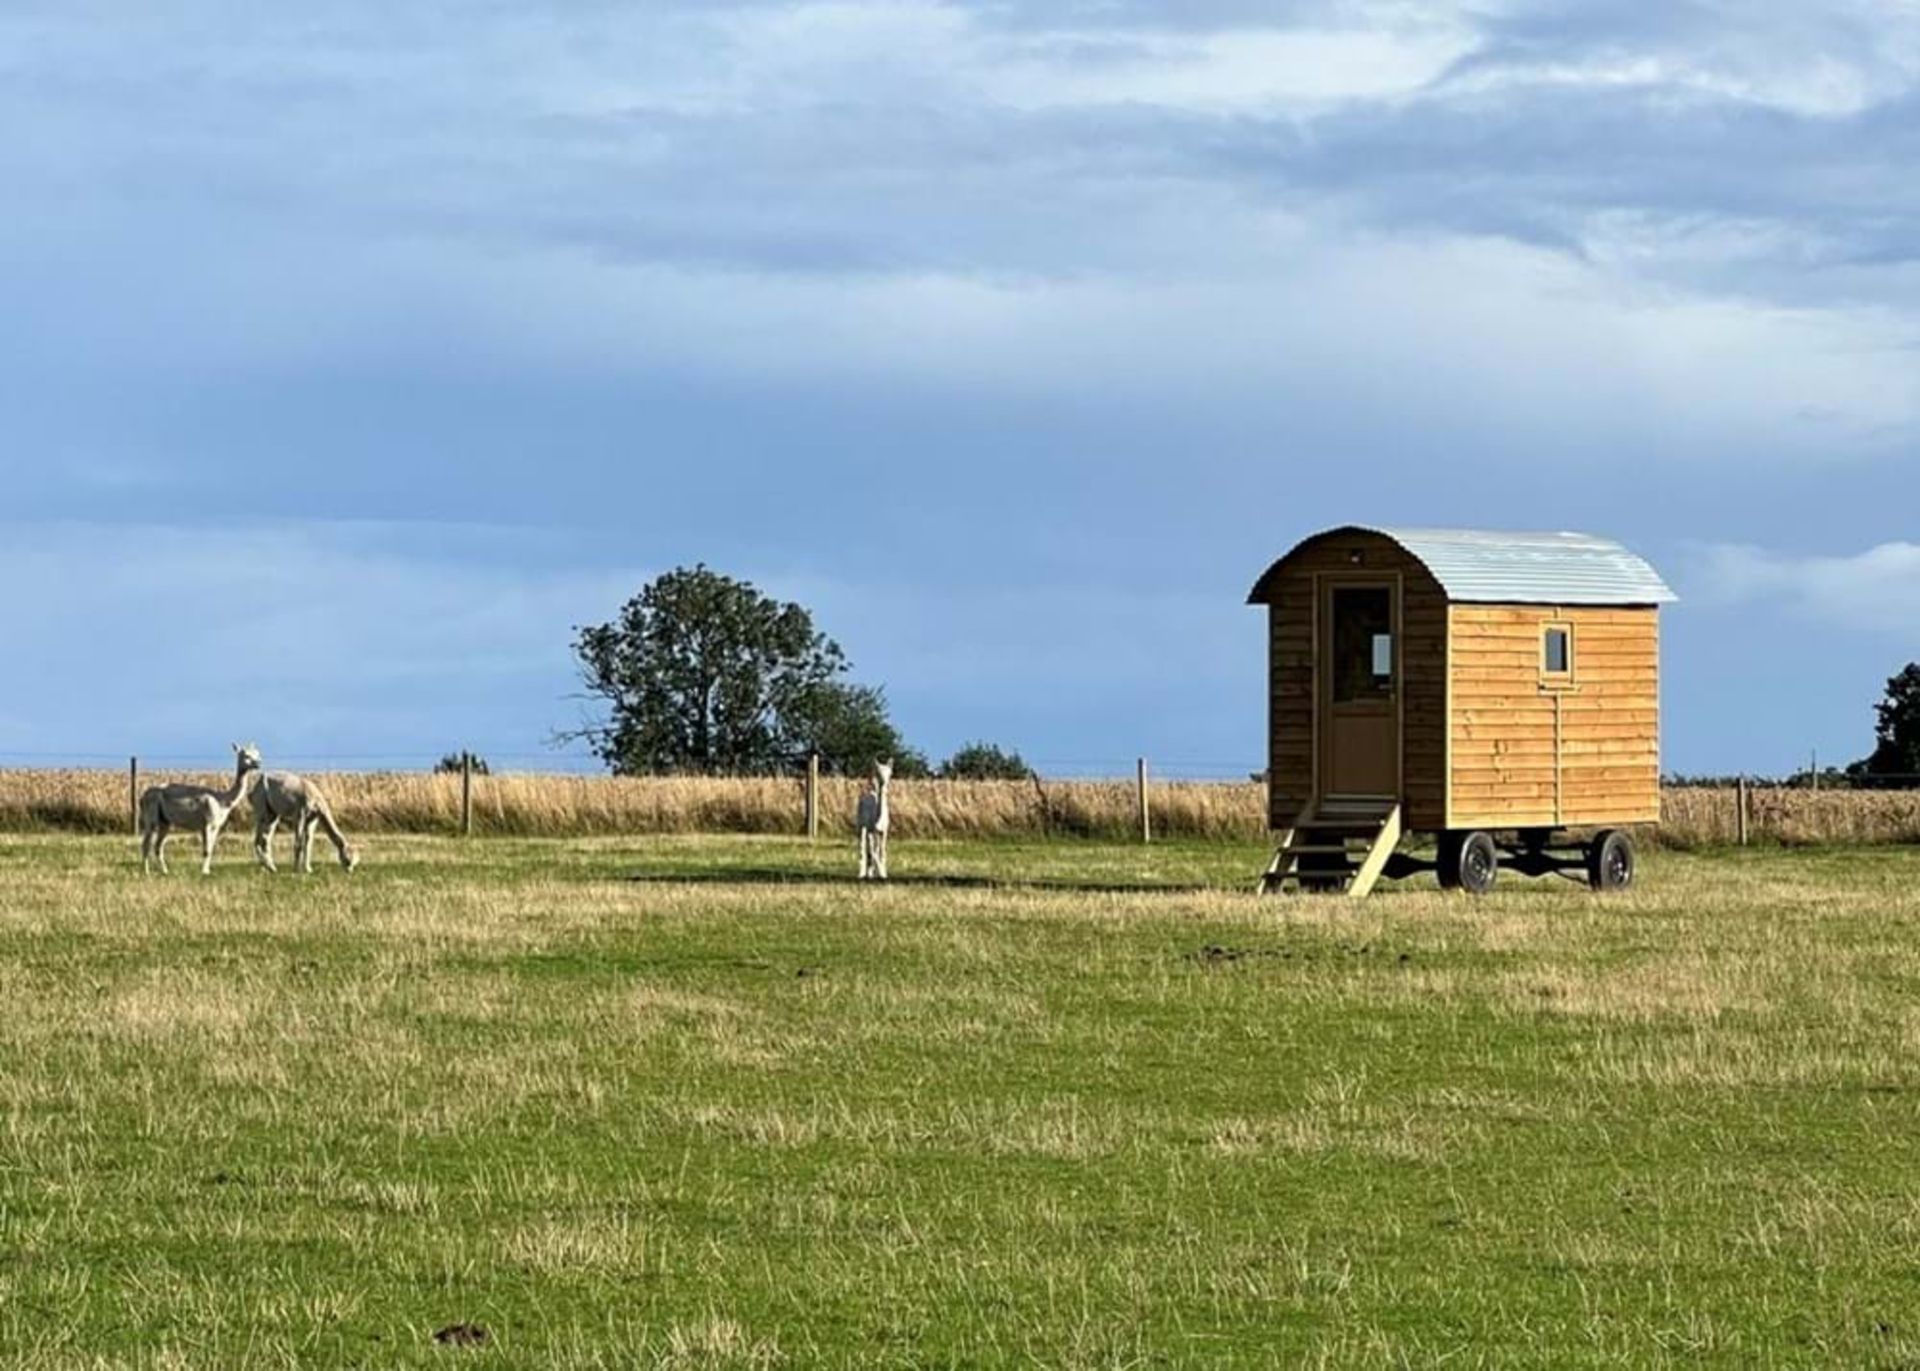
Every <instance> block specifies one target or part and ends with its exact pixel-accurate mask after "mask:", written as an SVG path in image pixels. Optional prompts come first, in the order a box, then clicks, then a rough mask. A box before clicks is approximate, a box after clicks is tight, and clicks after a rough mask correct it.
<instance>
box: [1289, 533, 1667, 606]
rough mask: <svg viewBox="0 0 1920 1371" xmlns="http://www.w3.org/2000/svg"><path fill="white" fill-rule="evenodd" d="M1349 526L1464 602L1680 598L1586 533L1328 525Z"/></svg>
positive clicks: (1656, 576) (1640, 565) (1644, 567)
mask: <svg viewBox="0 0 1920 1371" xmlns="http://www.w3.org/2000/svg"><path fill="white" fill-rule="evenodd" d="M1348 531H1354V532H1360V533H1377V534H1379V535H1380V536H1381V537H1383V538H1391V539H1393V541H1394V542H1396V543H1398V544H1400V546H1401V547H1403V548H1405V549H1406V550H1407V551H1408V552H1409V553H1411V554H1412V555H1413V556H1414V557H1416V558H1418V559H1419V560H1420V562H1421V563H1422V564H1423V565H1424V566H1425V567H1426V568H1427V570H1428V571H1430V572H1432V573H1433V578H1434V579H1435V580H1436V581H1438V582H1439V583H1440V588H1441V589H1442V590H1444V591H1445V592H1446V593H1447V598H1448V599H1450V600H1455V601H1464V602H1466V603H1469V604H1548V605H1662V604H1670V603H1672V602H1673V601H1675V600H1677V599H1678V598H1679V597H1678V596H1676V595H1675V594H1674V593H1673V591H1672V590H1670V589H1668V587H1667V583H1666V582H1665V581H1663V580H1661V579H1660V573H1659V572H1657V571H1655V570H1654V569H1653V568H1652V567H1651V566H1649V565H1648V564H1647V562H1646V560H1645V559H1644V558H1641V557H1639V556H1636V555H1635V554H1634V553H1631V552H1629V551H1627V549H1626V548H1624V547H1622V546H1621V545H1620V544H1619V543H1616V542H1614V541H1612V540H1611V539H1608V538H1596V537H1594V536H1593V535H1592V534H1588V533H1495V532H1489V531H1485V530H1480V529H1465V528H1369V527H1366V526H1363V525H1354V526H1352V528H1351V529H1350V530H1349V529H1330V530H1328V532H1330V533H1340V532H1348ZM1315 536H1316V537H1324V536H1326V535H1325V534H1316V535H1315ZM1282 560H1284V559H1282Z"/></svg>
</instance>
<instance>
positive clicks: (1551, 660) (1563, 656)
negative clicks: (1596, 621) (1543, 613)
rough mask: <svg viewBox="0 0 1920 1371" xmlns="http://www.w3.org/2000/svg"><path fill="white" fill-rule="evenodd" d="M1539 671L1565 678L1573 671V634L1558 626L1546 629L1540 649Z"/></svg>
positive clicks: (1553, 625) (1554, 625)
mask: <svg viewBox="0 0 1920 1371" xmlns="http://www.w3.org/2000/svg"><path fill="white" fill-rule="evenodd" d="M1540 669H1541V670H1542V671H1544V672H1545V673H1546V674H1547V675H1549V676H1566V675H1569V674H1571V673H1572V671H1573V634H1572V632H1571V631H1570V630H1568V629H1566V628H1564V627H1561V626H1560V625H1558V624H1550V625H1548V627H1547V633H1546V637H1545V639H1544V640H1543V642H1542V644H1541V649H1540Z"/></svg>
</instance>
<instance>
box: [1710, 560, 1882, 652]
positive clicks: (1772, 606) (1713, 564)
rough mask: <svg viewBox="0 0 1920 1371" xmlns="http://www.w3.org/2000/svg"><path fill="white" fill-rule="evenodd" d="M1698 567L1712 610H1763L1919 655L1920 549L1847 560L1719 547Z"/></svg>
mask: <svg viewBox="0 0 1920 1371" xmlns="http://www.w3.org/2000/svg"><path fill="white" fill-rule="evenodd" d="M1694 562H1695V567H1694V580H1693V583H1694V584H1695V585H1697V587H1698V590H1697V593H1698V594H1700V595H1701V597H1702V599H1703V601H1704V602H1705V603H1707V604H1717V605H1721V606H1730V605H1764V606H1766V607H1767V608H1768V609H1769V610H1770V611H1776V612H1777V611H1780V610H1784V611H1786V612H1788V613H1792V614H1797V615H1801V616H1803V617H1809V618H1814V619H1818V620H1821V621H1823V622H1826V623H1829V624H1841V625H1845V626H1847V627H1850V628H1854V629H1861V630H1866V631H1868V632H1871V633H1874V634H1883V635H1887V636H1891V637H1897V638H1900V639H1902V640H1904V641H1905V642H1907V643H1909V644H1911V645H1913V646H1914V647H1916V648H1920V543H1910V542H1889V543H1881V544H1879V545H1878V546H1875V547H1870V548H1868V549H1867V550H1865V551H1864V552H1859V553H1854V554H1852V555H1850V556H1808V555H1801V554H1793V553H1782V552H1774V551H1768V550H1766V549H1764V548H1757V547H1749V546H1743V545H1728V544H1718V545H1708V546H1705V547H1701V548H1699V549H1696V552H1695V555H1694Z"/></svg>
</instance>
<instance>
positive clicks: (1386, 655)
mask: <svg viewBox="0 0 1920 1371" xmlns="http://www.w3.org/2000/svg"><path fill="white" fill-rule="evenodd" d="M1373 674H1374V676H1375V677H1376V678H1381V679H1390V678H1391V677H1392V676H1393V635H1392V634H1391V633H1376V634H1374V635H1373Z"/></svg>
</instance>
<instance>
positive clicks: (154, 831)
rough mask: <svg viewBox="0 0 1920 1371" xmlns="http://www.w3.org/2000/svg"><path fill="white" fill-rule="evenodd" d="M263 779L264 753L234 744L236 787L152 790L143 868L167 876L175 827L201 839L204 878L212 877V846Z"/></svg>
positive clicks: (146, 805) (146, 808) (147, 793)
mask: <svg viewBox="0 0 1920 1371" xmlns="http://www.w3.org/2000/svg"><path fill="white" fill-rule="evenodd" d="M259 779H260V749H259V748H257V747H255V746H254V745H253V744H252V743H248V744H246V745H245V746H244V747H243V746H241V745H240V744H239V743H235V744H234V745H233V784H232V785H231V786H229V787H228V788H227V789H225V790H215V789H213V788H212V787H211V786H204V785H189V784H187V783H185V782H177V783H175V784H173V785H153V786H148V787H147V788H146V789H145V790H144V791H142V792H141V793H140V869H141V870H142V871H146V872H151V871H152V870H153V868H154V867H155V866H156V865H158V866H159V868H160V873H161V874H162V875H165V874H166V872H167V837H168V835H169V834H170V833H171V832H172V831H173V830H174V829H176V828H184V829H189V830H192V831H193V832H196V833H198V834H199V835H200V874H201V875H202V876H210V875H212V874H213V845H214V843H215V842H217V841H218V840H219V838H220V830H221V829H223V828H225V827H226V826H227V820H228V819H229V818H230V817H231V816H232V814H233V811H234V810H235V809H236V808H237V807H238V806H239V804H240V802H241V801H242V800H244V799H245V798H246V797H247V792H248V791H250V790H252V789H253V787H254V785H255V783H257V782H258V781H259Z"/></svg>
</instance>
